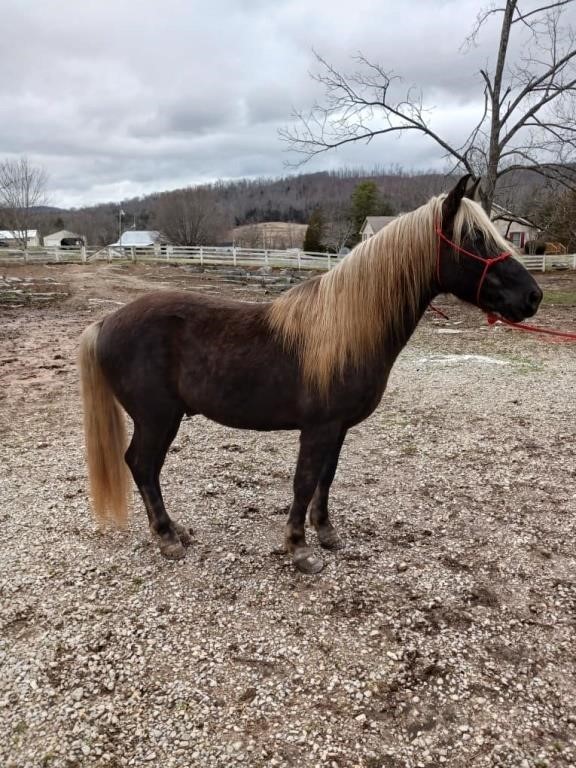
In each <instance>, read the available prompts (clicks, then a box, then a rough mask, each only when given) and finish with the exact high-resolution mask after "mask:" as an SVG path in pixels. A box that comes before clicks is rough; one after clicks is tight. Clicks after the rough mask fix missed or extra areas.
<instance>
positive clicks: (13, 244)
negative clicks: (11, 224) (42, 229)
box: [0, 229, 42, 248]
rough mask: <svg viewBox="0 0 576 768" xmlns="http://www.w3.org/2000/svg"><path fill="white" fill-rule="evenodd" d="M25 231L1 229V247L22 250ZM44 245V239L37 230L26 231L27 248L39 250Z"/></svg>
mask: <svg viewBox="0 0 576 768" xmlns="http://www.w3.org/2000/svg"><path fill="white" fill-rule="evenodd" d="M22 240H24V230H22V231H20V230H12V229H0V246H1V247H3V248H21V247H22V242H21V241H22ZM40 245H42V238H41V237H40V233H39V232H38V230H37V229H27V230H26V247H27V248H35V247H36V248H37V247H38V246H40Z"/></svg>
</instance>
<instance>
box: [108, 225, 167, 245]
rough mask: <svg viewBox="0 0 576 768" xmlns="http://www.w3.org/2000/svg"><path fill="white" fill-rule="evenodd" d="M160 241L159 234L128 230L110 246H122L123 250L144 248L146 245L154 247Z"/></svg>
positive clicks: (141, 230)
mask: <svg viewBox="0 0 576 768" xmlns="http://www.w3.org/2000/svg"><path fill="white" fill-rule="evenodd" d="M159 239H160V232H156V231H155V230H152V229H151V230H145V229H140V230H139V229H129V230H127V231H126V232H122V234H121V235H120V239H119V240H117V241H116V242H115V243H112V245H119V246H123V247H124V248H144V247H145V246H147V245H154V244H155V243H157V242H158V241H159Z"/></svg>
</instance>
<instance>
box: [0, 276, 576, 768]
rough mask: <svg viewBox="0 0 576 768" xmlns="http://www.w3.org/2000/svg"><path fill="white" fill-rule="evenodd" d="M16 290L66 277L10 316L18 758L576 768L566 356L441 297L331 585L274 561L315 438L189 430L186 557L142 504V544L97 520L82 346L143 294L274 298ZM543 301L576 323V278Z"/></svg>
mask: <svg viewBox="0 0 576 768" xmlns="http://www.w3.org/2000/svg"><path fill="white" fill-rule="evenodd" d="M0 272H2V273H3V276H4V280H5V283H6V278H10V279H12V278H14V277H16V278H18V279H19V280H20V281H21V283H22V284H23V285H24V288H25V287H26V285H25V284H26V283H29V284H30V286H34V285H35V286H38V285H40V288H38V287H36V290H38V291H40V292H41V293H46V291H45V289H44V288H42V285H44V284H46V283H47V282H50V280H52V281H55V282H57V283H58V296H57V297H55V300H54V302H52V303H51V302H50V301H49V300H47V301H45V302H41V303H38V304H31V305H29V304H23V305H19V304H18V303H17V302H14V301H12V302H11V304H10V306H8V305H6V306H4V307H2V306H0V436H1V438H2V439H1V441H0V466H1V467H2V470H1V474H0V520H1V521H2V532H3V536H2V540H1V543H0V553H1V559H0V765H2V766H6V768H24V767H28V766H30V767H32V766H34V768H36V766H51V767H52V766H53V767H56V766H58V767H60V766H61V767H62V768H64V767H66V768H70V767H71V766H103V767H110V768H111V767H117V766H142V765H151V766H161V767H162V768H164V767H165V766H168V767H171V766H182V767H189V766H190V767H191V766H194V767H196V766H198V767H200V766H201V767H202V768H209V767H211V766H218V768H224V767H226V768H228V767H229V766H230V767H233V766H241V765H244V766H254V767H257V766H297V767H298V768H308V767H309V766H310V768H312V766H332V767H333V768H344V767H346V768H347V767H348V766H350V767H352V766H359V767H360V766H361V767H363V768H419V767H420V766H433V767H434V768H436V767H437V766H450V767H453V768H459V767H460V766H472V767H474V768H476V766H478V768H482V767H484V766H506V767H509V768H536V767H537V766H540V767H542V766H574V765H576V695H575V690H576V689H575V682H576V680H575V674H576V650H575V649H576V632H575V629H576V575H575V567H574V566H575V556H576V546H575V543H574V527H575V523H574V514H573V513H574V507H575V502H576V479H575V468H576V461H575V451H576V439H575V438H576V398H575V395H574V392H575V373H576V355H575V348H574V346H573V345H568V344H551V343H549V342H547V341H543V340H541V339H540V338H535V337H532V336H528V335H523V334H520V333H516V332H513V331H512V332H511V331H508V330H505V329H502V328H497V329H494V328H491V329H489V328H487V327H486V326H485V325H484V324H483V321H482V318H481V316H480V315H479V313H478V312H477V311H475V310H473V309H471V308H466V307H463V306H462V305H459V304H457V303H455V302H452V301H450V300H448V299H446V300H444V301H443V302H441V303H440V306H442V307H443V308H444V309H445V310H448V312H449V314H450V317H451V320H450V321H449V322H446V321H442V320H438V319H436V318H435V317H433V316H426V318H425V319H424V321H423V322H422V323H421V325H420V327H419V328H418V330H417V332H416V334H415V336H414V338H413V340H412V341H411V342H410V344H409V345H408V347H407V348H406V350H405V352H404V353H403V354H402V356H401V358H400V359H399V361H398V363H397V365H396V367H395V369H394V372H393V375H392V377H391V380H390V385H389V389H388V392H387V394H386V395H385V398H384V401H383V403H382V405H381V407H380V408H379V409H378V410H377V412H376V413H375V414H374V415H373V416H372V417H371V418H370V419H369V420H368V421H366V422H364V423H363V424H361V425H359V426H358V427H356V428H355V429H353V430H352V431H351V433H350V435H349V438H348V440H347V443H346V445H345V448H344V451H343V456H342V461H341V464H340V468H339V471H338V474H337V477H336V481H335V483H334V493H333V501H332V510H333V519H334V521H335V522H336V524H337V525H338V527H339V530H340V531H341V533H343V534H344V535H345V537H346V540H347V547H346V549H344V550H343V551H342V552H339V553H335V554H331V553H326V554H325V558H326V561H327V566H326V568H325V570H324V571H323V572H322V573H321V574H319V575H318V576H316V577H306V576H303V575H301V574H298V573H297V572H295V570H294V569H293V568H292V566H291V565H290V562H289V559H288V557H287V556H286V555H283V554H282V553H281V552H280V551H279V549H278V547H279V545H280V543H281V540H282V535H283V523H284V514H285V511H286V507H287V504H288V502H289V500H290V483H291V476H292V470H293V466H294V461H295V455H296V447H297V435H296V434H291V433H269V434H259V433H252V432H241V431H233V430H229V429H226V428H223V427H220V426H218V425H216V424H213V423H210V422H207V421H205V420H203V419H201V418H194V419H192V420H188V421H185V422H184V423H183V426H182V429H181V431H180V434H179V436H178V438H177V440H176V442H175V445H174V446H173V449H172V451H171V453H170V455H169V457H168V461H167V464H166V467H165V470H164V474H163V486H164V489H165V497H166V502H167V507H168V509H169V511H170V512H171V513H172V514H173V515H174V516H175V517H177V518H178V519H180V520H182V521H184V522H186V523H187V524H189V525H191V526H192V528H193V530H194V538H195V543H194V546H193V547H192V548H191V549H190V550H188V556H187V558H186V560H184V561H181V562H178V563H173V562H168V561H165V560H163V559H162V558H161V556H160V555H159V553H158V551H157V549H156V547H154V546H152V545H151V543H150V537H149V534H148V530H147V525H146V522H145V514H144V511H143V507H142V505H141V503H140V502H139V501H138V499H137V498H136V497H135V499H134V501H135V504H134V506H135V514H134V515H133V516H132V519H131V523H130V527H129V530H128V531H126V532H111V531H107V532H104V533H101V532H98V531H97V530H96V527H95V524H94V522H93V520H92V519H91V516H90V511H89V503H88V498H87V494H86V474H85V467H84V463H83V445H82V434H81V413H80V402H79V397H78V383H77V375H76V370H75V362H74V357H75V352H76V346H77V340H78V336H79V333H80V331H81V330H82V328H83V327H84V326H85V325H86V324H87V323H88V322H91V321H92V320H93V319H95V318H96V317H99V316H102V315H103V314H105V313H106V312H107V311H109V310H110V309H113V308H114V306H115V304H116V303H121V302H124V301H126V300H128V299H129V298H131V297H133V296H135V295H136V294H137V293H139V292H140V291H142V290H145V289H150V288H152V287H162V286H163V285H169V284H172V285H173V284H179V285H187V286H189V287H195V288H198V289H200V290H206V291H220V292H223V293H227V294H229V295H233V296H240V297H243V298H249V299H251V300H262V299H264V298H266V296H265V295H264V292H263V290H262V289H259V288H257V287H254V288H252V289H250V290H249V289H248V288H242V287H241V286H240V287H237V286H234V285H226V286H221V287H219V286H217V285H215V284H214V283H213V282H209V281H207V280H204V281H203V280H202V278H201V277H198V276H190V277H187V275H186V272H185V271H184V270H182V269H177V268H165V269H159V268H156V269H154V268H152V267H147V268H146V267H142V266H135V267H132V268H118V267H114V266H108V265H99V266H94V267H80V266H57V267H10V268H9V267H4V268H1V267H0ZM25 278H29V280H28V281H26V279H25ZM46 278H49V279H48V280H47V279H46ZM10 279H9V280H8V282H11V280H10ZM17 282H18V280H16V281H14V280H12V283H13V284H14V283H17ZM544 287H545V288H547V290H549V292H550V293H549V296H551V297H552V298H554V296H557V297H558V303H557V304H556V303H548V304H546V305H545V306H544V307H543V309H542V310H541V313H540V317H539V318H538V320H539V322H540V323H542V324H549V325H559V326H561V327H564V328H568V329H572V330H576V322H575V317H574V304H576V277H574V276H570V275H560V276H558V277H556V278H552V277H549V278H547V279H546V280H544ZM31 290H32V288H31ZM309 536H310V540H311V541H312V542H314V543H315V539H314V536H313V534H312V533H310V534H309Z"/></svg>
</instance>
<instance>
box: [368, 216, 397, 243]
mask: <svg viewBox="0 0 576 768" xmlns="http://www.w3.org/2000/svg"><path fill="white" fill-rule="evenodd" d="M395 218H396V216H366V218H365V219H364V223H363V224H362V226H361V227H360V237H361V238H362V240H368V239H369V238H370V237H372V236H373V235H375V234H376V232H380V230H381V229H382V227H385V226H386V224H390V222H391V221H393V220H394V219H395Z"/></svg>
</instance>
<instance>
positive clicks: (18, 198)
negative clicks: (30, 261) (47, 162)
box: [0, 157, 48, 248]
mask: <svg viewBox="0 0 576 768" xmlns="http://www.w3.org/2000/svg"><path fill="white" fill-rule="evenodd" d="M47 183H48V176H47V175H46V172H45V171H44V169H43V168H39V167H35V166H33V165H31V164H30V163H29V162H28V159H27V158H26V157H22V158H20V159H19V160H4V161H2V162H0V216H1V217H2V220H3V222H4V224H5V228H6V229H8V230H9V231H10V232H11V233H12V235H13V237H14V239H15V240H16V242H17V243H18V245H19V246H20V247H22V248H26V246H27V245H28V230H29V228H30V224H31V219H32V216H33V215H34V211H33V209H34V208H35V207H36V206H39V205H43V204H45V203H46V199H47V198H46V186H47Z"/></svg>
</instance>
